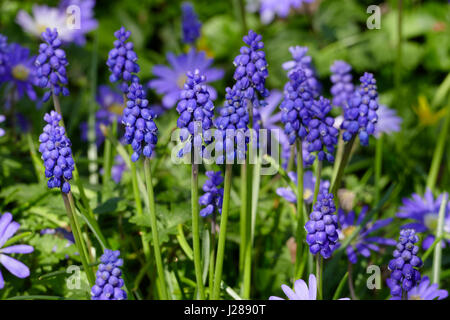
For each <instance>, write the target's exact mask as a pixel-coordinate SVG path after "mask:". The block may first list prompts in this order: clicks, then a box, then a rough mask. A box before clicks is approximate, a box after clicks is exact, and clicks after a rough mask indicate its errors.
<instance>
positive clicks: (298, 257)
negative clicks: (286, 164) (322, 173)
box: [293, 139, 305, 279]
mask: <svg viewBox="0 0 450 320" xmlns="http://www.w3.org/2000/svg"><path fill="white" fill-rule="evenodd" d="M303 176H304V174H303V150H302V142H301V140H299V139H297V192H296V193H297V251H296V258H295V267H294V274H295V279H300V278H301V276H302V273H303V270H301V268H300V265H301V258H302V254H303V239H304V238H305V232H304V226H305V221H304V219H303V193H304V190H303ZM293 190H295V189H293Z"/></svg>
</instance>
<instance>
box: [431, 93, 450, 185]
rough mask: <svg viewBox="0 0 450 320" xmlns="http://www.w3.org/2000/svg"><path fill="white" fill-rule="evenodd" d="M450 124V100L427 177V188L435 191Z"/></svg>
mask: <svg viewBox="0 0 450 320" xmlns="http://www.w3.org/2000/svg"><path fill="white" fill-rule="evenodd" d="M449 125H450V101H449V104H448V106H447V114H446V115H445V119H444V124H443V126H442V130H441V131H440V132H439V138H438V142H437V144H436V148H435V149H434V153H433V159H432V160H431V167H430V171H429V173H428V178H427V188H430V189H431V191H434V188H435V186H436V181H437V177H438V173H439V167H440V166H441V162H442V156H443V154H444V149H445V143H446V142H447V137H448V128H449Z"/></svg>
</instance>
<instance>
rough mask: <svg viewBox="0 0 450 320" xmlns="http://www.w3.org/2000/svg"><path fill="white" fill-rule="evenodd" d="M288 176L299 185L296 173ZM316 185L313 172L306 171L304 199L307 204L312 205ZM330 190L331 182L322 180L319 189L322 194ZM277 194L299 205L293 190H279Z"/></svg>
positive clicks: (290, 173) (304, 176)
mask: <svg viewBox="0 0 450 320" xmlns="http://www.w3.org/2000/svg"><path fill="white" fill-rule="evenodd" d="M288 176H289V178H290V179H291V180H292V181H293V182H294V183H295V184H296V185H297V174H296V173H295V172H289V173H288ZM315 185H316V177H314V175H313V173H312V172H311V171H306V172H305V174H304V175H303V199H304V200H305V203H308V204H310V203H312V201H313V198H314V188H315ZM329 188H330V182H329V181H328V180H321V182H320V187H319V189H320V192H322V191H327V190H328V189H329ZM277 194H278V195H279V196H280V197H283V198H285V199H286V200H287V201H289V202H291V203H297V196H296V195H295V192H294V191H292V189H291V188H278V189H277Z"/></svg>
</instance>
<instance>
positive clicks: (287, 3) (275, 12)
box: [259, 0, 314, 24]
mask: <svg viewBox="0 0 450 320" xmlns="http://www.w3.org/2000/svg"><path fill="white" fill-rule="evenodd" d="M260 2H261V6H260V9H259V13H260V16H261V22H262V23H264V24H269V23H270V22H272V21H273V19H274V18H275V16H279V17H280V18H286V17H287V16H288V15H289V12H290V11H291V10H292V9H294V10H295V9H299V8H300V7H301V5H302V3H311V2H314V0H261V1H260Z"/></svg>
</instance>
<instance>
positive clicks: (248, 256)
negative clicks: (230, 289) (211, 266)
mask: <svg viewBox="0 0 450 320" xmlns="http://www.w3.org/2000/svg"><path fill="white" fill-rule="evenodd" d="M247 105H248V108H249V109H248V114H249V130H250V139H249V140H250V141H249V144H248V152H247V157H246V158H247V161H246V163H247V188H246V189H247V191H246V197H247V199H246V201H245V203H246V207H247V208H246V211H245V248H244V250H245V253H244V276H243V281H242V298H243V299H249V298H250V288H251V277H252V275H251V271H252V220H253V219H252V204H253V170H254V167H255V166H254V165H253V150H254V147H253V144H254V141H253V104H252V102H251V101H250V100H247Z"/></svg>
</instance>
